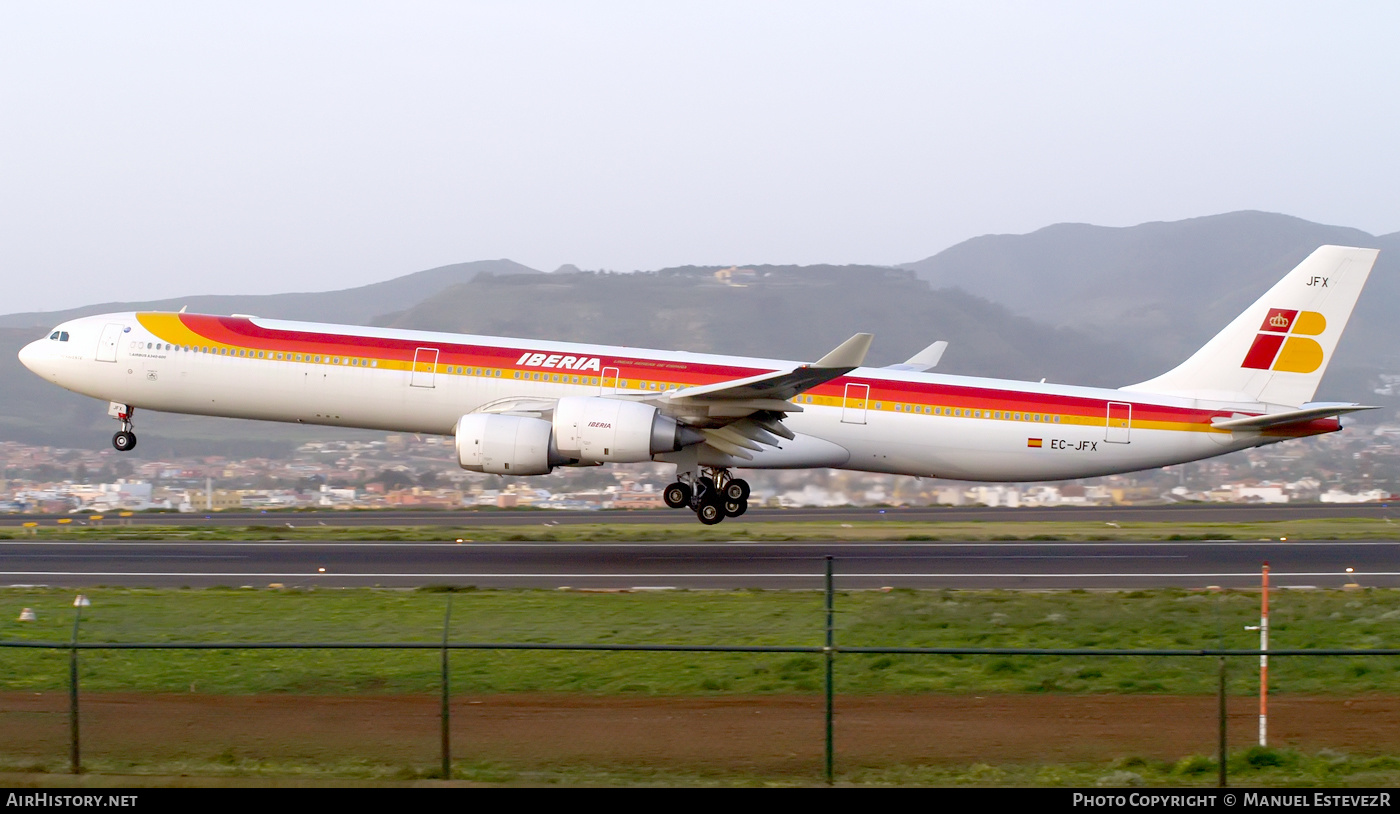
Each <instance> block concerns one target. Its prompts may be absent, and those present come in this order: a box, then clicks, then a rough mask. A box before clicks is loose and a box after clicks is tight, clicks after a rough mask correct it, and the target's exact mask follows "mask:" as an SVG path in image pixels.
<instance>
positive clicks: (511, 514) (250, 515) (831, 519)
mask: <svg viewBox="0 0 1400 814" xmlns="http://www.w3.org/2000/svg"><path fill="white" fill-rule="evenodd" d="M1394 515H1400V510H1395V509H1393V508H1392V507H1391V506H1390V504H1389V503H1293V504H1273V505H1246V504H1238V503H1224V504H1199V503H1175V504H1169V505H1159V506H1055V507H1033V506H1025V507H1020V508H1004V507H1003V508H986V507H981V506H920V507H893V508H879V507H835V508H801V509H760V508H753V509H750V510H749V511H748V513H746V514H745V515H744V516H743V517H741V518H736V519H731V520H726V521H725V524H724V527H725V528H730V527H734V526H738V525H742V524H748V523H775V522H777V523H823V522H826V523H852V522H860V521H871V522H875V521H897V522H902V523H926V522H968V521H993V522H1044V521H1090V522H1102V523H1107V522H1113V523H1173V522H1175V523H1255V522H1276V521H1286V520H1309V519H1322V518H1336V517H1358V518H1374V519H1380V518H1385V517H1392V516H1394ZM91 516H92V513H90V512H80V513H72V514H61V515H60V514H47V515H32V514H7V515H0V528H6V527H17V526H22V525H23V524H25V523H38V524H39V525H40V526H45V527H49V526H54V525H56V524H57V523H58V521H59V520H67V521H68V522H70V523H72V524H74V525H87V524H89V523H90V520H89V518H90V517H91ZM102 522H103V523H106V524H108V525H111V524H116V523H120V524H123V525H135V526H145V525H153V526H248V525H272V526H282V525H285V524H287V523H291V524H292V525H296V526H301V525H310V526H314V525H318V524H320V525H327V526H351V527H363V526H459V527H472V526H540V525H543V524H545V523H549V524H551V525H577V524H586V523H608V524H622V525H648V524H656V523H694V522H696V521H695V518H694V516H692V515H690V514H688V513H687V512H684V511H673V510H669V509H648V510H639V511H612V510H609V511H555V510H546V509H534V510H497V509H470V510H461V511H438V510H412V509H410V510H404V509H384V510H360V511H320V510H317V511H272V512H257V511H237V512H189V513H179V512H152V513H145V512H142V513H135V514H130V516H128V517H120V516H118V515H116V514H113V513H107V514H105V515H103V520H102Z"/></svg>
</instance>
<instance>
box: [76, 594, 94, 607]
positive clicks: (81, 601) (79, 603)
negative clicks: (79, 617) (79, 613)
mask: <svg viewBox="0 0 1400 814" xmlns="http://www.w3.org/2000/svg"><path fill="white" fill-rule="evenodd" d="M91 605H92V600H91V599H88V598H87V597H86V596H84V595H82V594H78V596H77V597H76V598H74V600H73V607H75V608H86V607H91Z"/></svg>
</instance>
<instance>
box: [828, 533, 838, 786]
mask: <svg viewBox="0 0 1400 814" xmlns="http://www.w3.org/2000/svg"><path fill="white" fill-rule="evenodd" d="M831 569H832V558H831V556H830V555H827V558H826V784H827V785H828V786H830V785H831V784H832V783H833V782H835V779H836V774H835V770H836V747H835V743H834V739H833V737H832V721H831V718H832V715H831V713H832V706H833V701H832V696H833V695H834V688H833V684H834V679H833V675H832V673H833V671H832V666H833V664H834V662H835V659H836V650H835V643H836V622H835V607H836V602H835V591H834V590H833V588H832V584H833V581H832V576H831Z"/></svg>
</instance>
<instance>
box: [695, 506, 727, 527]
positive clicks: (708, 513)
mask: <svg viewBox="0 0 1400 814" xmlns="http://www.w3.org/2000/svg"><path fill="white" fill-rule="evenodd" d="M724 514H725V512H724V507H723V506H721V505H719V504H718V503H701V504H700V508H698V509H696V510H695V516H696V517H698V518H700V522H701V523H704V524H705V525H707V526H713V525H715V524H716V523H719V522H720V521H722V520H724Z"/></svg>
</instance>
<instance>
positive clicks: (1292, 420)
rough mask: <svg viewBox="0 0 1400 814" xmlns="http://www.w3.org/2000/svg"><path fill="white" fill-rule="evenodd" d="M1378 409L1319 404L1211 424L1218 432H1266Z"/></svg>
mask: <svg viewBox="0 0 1400 814" xmlns="http://www.w3.org/2000/svg"><path fill="white" fill-rule="evenodd" d="M1375 409H1378V408H1376V407H1367V406H1366V405H1363V404H1318V405H1312V406H1304V407H1303V408H1302V409H1301V410H1289V411H1288V412H1286V413H1270V414H1268V415H1253V416H1243V417H1241V418H1218V419H1216V420H1215V421H1213V422H1212V423H1211V426H1212V427H1215V428H1216V429H1218V430H1231V431H1235V430H1265V429H1270V428H1274V427H1286V426H1288V425H1290V424H1306V423H1307V422H1309V421H1315V420H1317V419H1319V418H1332V417H1334V416H1340V415H1345V414H1346V413H1355V412H1360V411H1361V410H1375Z"/></svg>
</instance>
